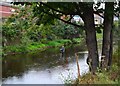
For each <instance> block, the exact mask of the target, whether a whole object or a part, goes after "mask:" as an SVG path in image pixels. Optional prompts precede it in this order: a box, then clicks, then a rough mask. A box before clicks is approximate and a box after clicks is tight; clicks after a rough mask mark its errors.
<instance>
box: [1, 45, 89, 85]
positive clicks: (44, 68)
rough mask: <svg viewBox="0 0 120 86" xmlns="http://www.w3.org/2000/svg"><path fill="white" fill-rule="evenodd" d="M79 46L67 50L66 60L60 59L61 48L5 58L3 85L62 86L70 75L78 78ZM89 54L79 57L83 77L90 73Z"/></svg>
mask: <svg viewBox="0 0 120 86" xmlns="http://www.w3.org/2000/svg"><path fill="white" fill-rule="evenodd" d="M78 51H81V48H79V46H74V47H69V48H67V49H66V53H65V54H66V55H65V58H62V59H61V58H60V52H59V48H58V49H56V48H52V49H48V50H46V51H45V52H42V53H40V52H38V53H35V54H20V55H11V56H7V57H4V60H3V83H5V84H61V83H64V79H65V78H66V79H67V77H68V75H70V76H71V77H72V79H75V78H76V77H77V66H76V59H75V57H74V53H75V52H78ZM86 58H87V54H83V53H81V54H80V55H79V64H80V73H81V75H82V74H84V73H85V72H87V71H88V66H87V64H86Z"/></svg>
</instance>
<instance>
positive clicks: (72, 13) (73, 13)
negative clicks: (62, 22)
mask: <svg viewBox="0 0 120 86" xmlns="http://www.w3.org/2000/svg"><path fill="white" fill-rule="evenodd" d="M40 3H41V4H42V5H44V6H46V7H48V8H49V9H51V10H54V11H56V12H59V13H62V14H65V15H76V14H77V13H76V12H73V11H72V12H68V13H66V12H63V11H60V10H57V9H54V8H52V7H51V6H49V5H47V4H45V3H43V2H40Z"/></svg>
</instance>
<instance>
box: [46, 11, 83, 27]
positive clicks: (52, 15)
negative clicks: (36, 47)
mask: <svg viewBox="0 0 120 86" xmlns="http://www.w3.org/2000/svg"><path fill="white" fill-rule="evenodd" d="M44 13H46V14H48V15H50V16H52V17H54V18H56V19H59V20H61V21H63V22H65V23H67V24H71V25H73V26H76V27H81V28H84V26H82V25H78V24H74V23H71V22H69V21H65V20H63V19H61V18H59V17H57V16H55V15H53V14H50V13H48V12H45V11H44Z"/></svg>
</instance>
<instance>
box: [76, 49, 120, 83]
mask: <svg viewBox="0 0 120 86" xmlns="http://www.w3.org/2000/svg"><path fill="white" fill-rule="evenodd" d="M118 53H119V52H118V50H117V51H116V52H115V53H114V55H113V62H112V67H111V69H110V70H109V71H102V72H101V71H100V70H98V72H97V73H96V75H94V76H93V75H91V73H87V74H85V75H83V76H82V77H81V79H80V81H78V80H76V82H75V83H76V84H120V69H119V65H118V64H119V63H118V58H119V57H118Z"/></svg>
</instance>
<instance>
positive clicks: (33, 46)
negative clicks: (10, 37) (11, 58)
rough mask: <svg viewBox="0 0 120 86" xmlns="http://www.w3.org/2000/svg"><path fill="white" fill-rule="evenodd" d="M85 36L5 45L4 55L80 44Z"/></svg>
mask: <svg viewBox="0 0 120 86" xmlns="http://www.w3.org/2000/svg"><path fill="white" fill-rule="evenodd" d="M83 40H84V39H83V38H74V39H73V40H72V41H71V40H69V39H58V40H53V41H42V42H32V43H29V44H19V45H12V46H6V47H3V52H2V54H3V55H10V54H17V53H27V52H36V51H37V50H39V51H41V52H42V51H45V50H46V49H48V48H51V47H60V46H62V45H64V46H67V45H70V44H79V43H81V42H83Z"/></svg>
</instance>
